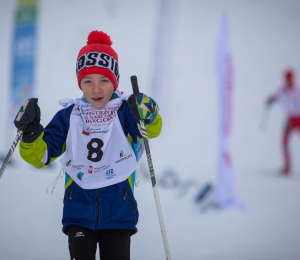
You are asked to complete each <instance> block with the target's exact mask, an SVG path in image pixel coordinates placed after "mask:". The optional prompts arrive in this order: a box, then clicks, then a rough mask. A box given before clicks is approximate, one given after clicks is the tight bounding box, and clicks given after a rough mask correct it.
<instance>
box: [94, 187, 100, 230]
mask: <svg viewBox="0 0 300 260" xmlns="http://www.w3.org/2000/svg"><path fill="white" fill-rule="evenodd" d="M98 193H99V189H97V190H96V221H95V229H96V227H97V225H98V223H99V197H98Z"/></svg>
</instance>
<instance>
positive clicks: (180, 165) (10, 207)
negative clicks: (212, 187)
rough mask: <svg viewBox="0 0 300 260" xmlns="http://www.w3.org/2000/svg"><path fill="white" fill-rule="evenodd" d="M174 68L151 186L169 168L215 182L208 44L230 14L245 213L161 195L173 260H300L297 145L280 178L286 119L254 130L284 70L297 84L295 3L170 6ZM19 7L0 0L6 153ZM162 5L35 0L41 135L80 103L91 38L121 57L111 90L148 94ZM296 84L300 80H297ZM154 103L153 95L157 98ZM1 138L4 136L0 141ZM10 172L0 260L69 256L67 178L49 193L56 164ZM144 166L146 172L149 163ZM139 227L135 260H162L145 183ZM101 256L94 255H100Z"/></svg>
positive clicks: (139, 193)
mask: <svg viewBox="0 0 300 260" xmlns="http://www.w3.org/2000/svg"><path fill="white" fill-rule="evenodd" d="M177 3H178V9H177V11H178V13H177V24H176V26H177V27H176V37H175V41H174V50H175V53H174V71H173V73H172V75H171V76H172V83H173V84H172V86H168V87H169V91H170V96H171V98H169V97H165V102H169V103H168V104H169V108H170V109H169V114H168V115H167V116H166V117H167V119H166V121H165V122H167V123H166V124H165V125H164V128H163V132H162V134H161V136H160V137H159V138H157V139H155V140H151V141H150V146H151V152H152V156H153V163H154V168H155V172H156V175H157V178H158V179H159V178H160V175H161V173H162V172H163V171H165V170H166V169H173V170H174V171H176V172H177V174H178V175H179V177H180V179H181V180H182V181H185V180H189V179H194V180H196V181H198V182H199V183H201V184H204V183H206V182H215V179H216V165H217V148H218V139H217V138H218V110H217V109H218V104H217V101H218V91H217V90H218V88H217V81H216V77H215V70H214V63H213V58H214V47H215V42H216V38H217V34H218V31H219V27H220V21H221V13H222V11H223V10H227V12H228V17H229V30H230V40H231V48H232V55H233V65H234V97H233V106H234V107H233V111H234V115H233V116H234V118H233V126H232V127H233V133H232V158H233V163H234V167H235V173H236V186H237V194H238V198H239V200H240V201H241V202H243V203H244V204H245V205H246V206H247V211H245V212H242V211H239V210H224V211H219V210H210V211H208V212H206V213H204V214H203V213H200V210H199V206H196V205H195V204H194V202H193V200H194V196H195V195H196V191H195V190H192V189H191V190H190V192H189V193H188V194H187V195H186V196H184V197H181V198H180V197H179V196H178V194H179V192H180V190H179V188H177V189H175V188H174V189H163V188H162V187H160V186H158V188H159V194H160V199H161V205H162V209H163V216H164V220H165V225H166V230H167V235H168V239H169V245H170V251H171V255H172V259H174V260H176V259H177V260H182V259H189V260H198V259H199V260H201V259H204V260H218V259H222V260H227V259H228V260H253V259H255V260H283V259H284V260H296V259H300V222H299V220H300V206H299V205H300V160H299V156H300V138H299V137H300V136H299V135H296V134H295V135H293V136H292V137H291V151H292V155H293V166H294V170H293V173H292V175H291V177H289V178H287V177H282V176H280V175H279V173H278V171H279V169H280V168H281V166H282V158H281V147H280V140H281V129H282V127H283V124H284V116H283V114H282V112H281V110H280V108H279V107H278V106H277V105H275V106H274V107H273V108H272V111H271V115H270V118H269V121H268V127H267V129H266V130H265V131H260V130H259V128H258V124H259V121H260V119H261V115H262V112H263V108H264V101H265V99H266V97H267V96H268V95H269V94H270V93H271V92H273V91H275V90H276V89H277V88H278V87H279V86H280V84H282V73H283V71H284V69H285V68H286V67H287V66H292V67H293V68H294V69H295V71H296V73H297V75H300V51H299V47H300V34H299V31H300V2H299V1H298V0H294V1H293V0H285V1H283V0H260V1H254V0H252V1H250V0H248V1H246V0H245V1H238V0H236V1H233V0H228V1H226V0H224V1H217V0H212V1H195V0H194V1H193V0H178V1H177ZM14 10H15V3H14V1H11V0H0V25H1V26H0V37H1V40H0V57H1V63H0V79H1V102H0V109H1V111H2V113H1V115H0V117H1V121H2V122H3V124H2V126H1V128H0V152H1V153H3V154H4V153H6V152H7V151H8V149H9V146H10V142H11V141H12V140H13V138H14V133H15V130H14V129H13V128H10V130H9V131H8V130H7V127H6V125H7V124H6V123H5V122H9V124H10V125H12V120H13V118H12V116H9V115H8V105H9V102H8V100H9V84H10V66H11V60H10V59H11V53H10V52H11V39H12V30H13V15H14ZM157 10H158V1H157V0H156V1H138V0H127V1H121V0H93V1H92V0H89V1H82V0H59V1H58V0H52V1H41V3H40V20H39V22H40V23H39V31H38V33H39V38H38V39H39V40H38V46H39V48H38V60H37V94H36V96H37V97H38V98H39V105H40V107H41V111H42V124H43V125H44V126H46V125H47V123H48V122H49V121H50V120H51V118H52V117H53V115H54V114H55V113H56V111H58V110H59V109H61V107H60V106H59V105H58V102H57V101H58V99H61V98H66V97H69V98H75V97H79V96H80V95H81V91H80V90H79V88H78V86H77V83H76V76H75V61H76V58H77V55H78V52H79V50H80V48H81V47H83V46H84V45H85V43H86V38H87V35H88V33H89V32H90V31H92V30H103V31H104V32H106V33H108V34H109V35H111V39H112V40H113V42H114V44H113V47H114V49H115V50H116V52H117V53H118V55H119V62H120V73H121V78H120V85H119V88H120V89H121V90H123V91H125V92H126V93H131V92H132V90H131V85H130V79H129V78H130V76H131V75H137V77H138V80H139V85H140V89H141V91H142V92H144V93H146V94H147V93H149V92H150V90H149V84H148V83H149V80H150V75H151V64H152V55H153V51H154V39H155V37H154V36H155V29H156V17H157V16H156V15H157ZM298 82H299V83H300V77H298ZM153 98H154V99H155V96H153ZM8 133H9V134H8ZM13 160H14V165H11V166H9V167H8V168H7V170H6V171H5V173H4V175H3V177H2V179H1V180H0V259H1V260H2V259H3V260H9V259H12V260H15V259H22V260H29V259H30V260H35V259H45V260H46V259H49V260H50V259H69V254H68V240H67V236H65V235H64V234H63V233H62V232H61V217H62V206H63V201H62V200H63V192H64V180H60V182H59V183H58V185H57V187H56V189H55V192H54V194H53V195H49V194H46V192H45V191H46V187H47V186H48V185H50V184H51V183H52V181H54V179H55V177H56V175H57V173H58V171H59V164H58V163H57V162H56V163H54V164H55V167H53V168H52V169H47V168H46V169H41V170H38V169H35V168H33V167H32V166H30V165H28V164H26V163H25V162H23V161H22V160H21V158H20V156H19V155H18V153H17V152H16V153H15V154H14V155H13ZM142 163H143V166H144V167H146V161H145V158H143V162H142ZM135 197H136V199H137V201H138V205H139V211H140V220H139V223H138V229H139V232H138V233H137V234H136V235H134V236H133V237H132V240H131V242H132V246H131V259H133V260H137V259H143V260H148V259H149V260H153V259H155V260H156V259H165V256H164V249H163V243H162V238H161V234H160V228H159V223H158V218H157V213H156V208H155V203H154V198H153V193H152V188H151V184H150V182H149V181H148V180H147V178H144V179H142V180H141V183H140V186H139V187H138V188H136V190H135ZM97 259H99V256H98V255H97Z"/></svg>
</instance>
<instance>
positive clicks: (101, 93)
mask: <svg viewBox="0 0 300 260" xmlns="http://www.w3.org/2000/svg"><path fill="white" fill-rule="evenodd" d="M80 86H81V89H82V91H83V94H84V96H85V98H86V100H87V101H88V102H89V103H90V104H91V105H92V106H93V107H96V108H101V107H104V106H105V105H106V104H107V102H108V101H109V100H110V98H111V96H112V94H113V93H114V84H113V83H112V82H111V81H110V79H109V78H107V77H105V76H103V75H101V74H88V75H86V76H84V77H83V78H82V79H81V81H80Z"/></svg>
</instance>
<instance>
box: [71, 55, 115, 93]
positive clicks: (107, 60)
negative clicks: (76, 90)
mask: <svg viewBox="0 0 300 260" xmlns="http://www.w3.org/2000/svg"><path fill="white" fill-rule="evenodd" d="M106 71H107V72H106ZM103 72H104V73H105V75H104V74H103ZM109 72H110V73H109ZM93 73H99V74H102V75H104V76H106V77H108V78H109V79H110V80H111V81H112V82H113V83H114V86H115V90H116V89H117V86H118V83H119V78H120V74H119V64H118V61H117V60H116V59H115V58H114V57H113V56H110V55H108V54H107V53H104V52H89V53H85V54H83V55H81V56H80V57H79V59H78V60H77V63H76V75H77V77H78V81H79V80H81V79H82V77H84V76H85V75H88V74H93ZM83 74H84V75H83ZM78 84H79V85H80V82H78Z"/></svg>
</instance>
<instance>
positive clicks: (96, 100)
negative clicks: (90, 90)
mask: <svg viewBox="0 0 300 260" xmlns="http://www.w3.org/2000/svg"><path fill="white" fill-rule="evenodd" d="M92 99H93V100H94V101H95V102H100V101H101V100H102V99H103V97H100V98H92Z"/></svg>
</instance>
